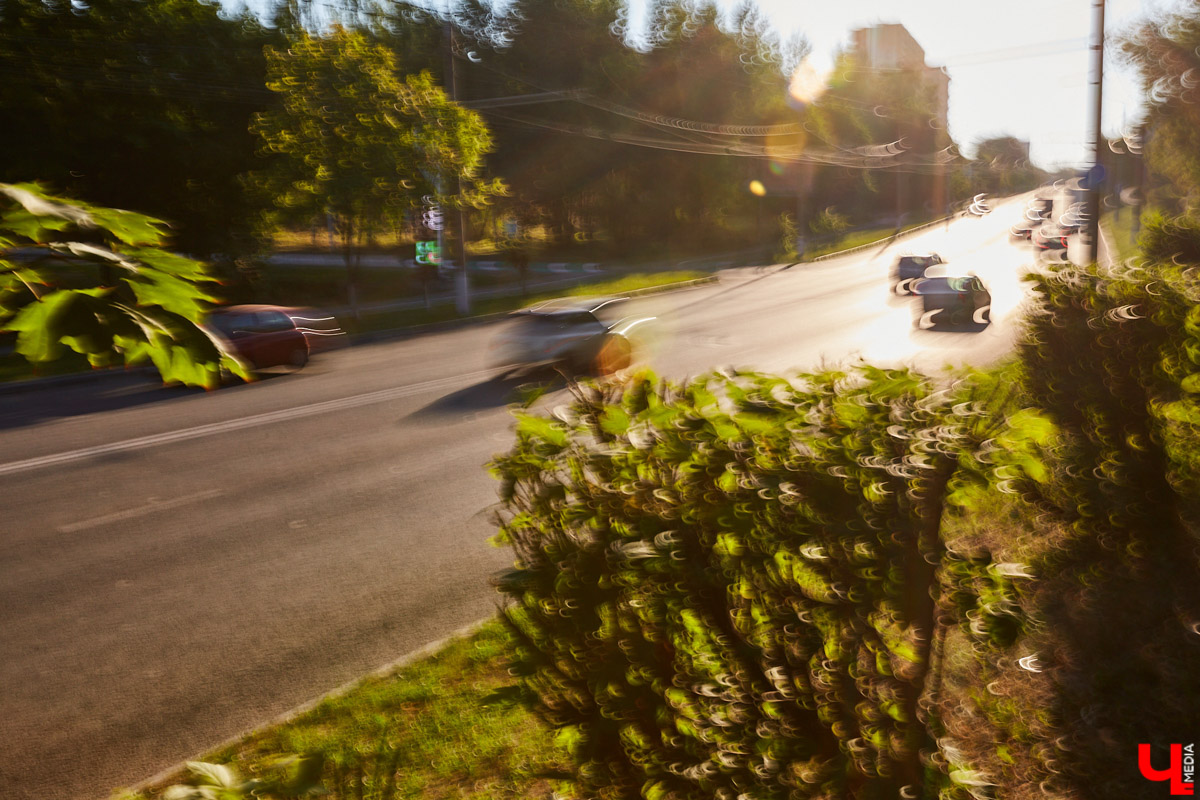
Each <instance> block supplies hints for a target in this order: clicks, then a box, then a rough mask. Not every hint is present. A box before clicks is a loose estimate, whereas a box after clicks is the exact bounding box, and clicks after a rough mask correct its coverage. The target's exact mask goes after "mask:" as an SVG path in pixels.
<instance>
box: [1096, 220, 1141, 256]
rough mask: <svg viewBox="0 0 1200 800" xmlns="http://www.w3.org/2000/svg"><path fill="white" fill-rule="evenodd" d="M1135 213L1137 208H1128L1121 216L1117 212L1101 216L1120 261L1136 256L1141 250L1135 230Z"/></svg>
mask: <svg viewBox="0 0 1200 800" xmlns="http://www.w3.org/2000/svg"><path fill="white" fill-rule="evenodd" d="M1135 214H1136V211H1135V210H1133V209H1126V211H1125V213H1124V214H1122V215H1121V216H1120V217H1119V218H1118V217H1117V216H1116V215H1115V214H1105V215H1104V216H1103V217H1102V218H1101V221H1102V223H1103V225H1104V227H1105V229H1106V230H1107V231H1108V234H1109V237H1110V239H1111V241H1112V244H1113V247H1114V248H1115V249H1116V251H1117V258H1118V259H1119V260H1120V261H1126V260H1128V259H1131V258H1134V257H1135V256H1137V255H1139V253H1140V252H1141V251H1140V250H1139V248H1138V243H1137V234H1135V233H1134V232H1133V222H1134V215H1135Z"/></svg>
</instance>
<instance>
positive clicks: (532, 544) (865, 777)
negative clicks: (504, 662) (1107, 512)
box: [493, 367, 1047, 798]
mask: <svg viewBox="0 0 1200 800" xmlns="http://www.w3.org/2000/svg"><path fill="white" fill-rule="evenodd" d="M1006 392H1007V390H1006V388H1005V386H1004V385H1003V384H1002V383H1000V382H996V383H995V384H993V385H991V386H987V385H986V383H985V382H979V383H977V384H960V385H957V386H955V387H954V388H953V389H951V390H949V391H947V390H945V389H944V388H939V387H937V386H936V385H935V384H934V383H932V382H931V381H929V380H927V379H925V378H922V377H920V376H917V375H915V374H913V373H910V372H905V371H888V370H879V369H873V368H869V367H863V368H860V369H858V370H856V371H853V372H850V373H826V374H819V375H806V376H798V377H797V378H795V379H794V380H788V379H785V378H782V377H772V376H767V375H758V374H735V375H712V376H707V377H704V378H700V379H696V380H693V381H691V382H689V383H687V384H685V385H683V386H675V385H672V384H669V383H659V382H657V381H656V380H655V379H654V378H653V376H650V375H647V374H642V375H638V376H635V377H634V378H633V379H632V381H631V382H630V383H629V384H628V385H625V386H615V387H612V388H609V389H602V388H597V387H591V386H584V387H576V389H575V402H574V403H573V404H571V405H570V406H568V407H563V408H560V409H559V410H558V411H557V412H555V415H554V417H553V418H544V417H539V416H535V415H531V414H528V413H521V414H519V415H518V423H517V428H516V434H517V443H516V446H515V447H514V448H513V450H512V452H510V453H509V454H507V455H504V456H501V457H499V458H498V459H496V461H495V462H494V465H493V468H494V471H495V473H496V474H497V476H498V477H499V478H500V479H501V480H502V490H501V496H502V499H503V500H504V502H505V504H506V506H507V509H508V513H507V515H506V516H505V518H504V519H503V520H502V525H501V530H500V533H499V535H498V540H499V541H500V542H502V543H504V544H506V545H508V546H510V547H512V548H513V550H514V552H515V554H516V557H517V564H516V568H515V569H514V570H513V571H511V572H509V573H507V574H506V575H505V576H503V577H502V578H501V579H500V588H501V589H502V590H503V591H504V592H505V593H506V594H508V595H509V596H510V597H511V598H512V599H513V600H514V601H515V602H514V605H513V606H511V607H509V608H508V609H507V610H506V613H505V617H506V620H507V621H508V623H509V625H510V626H511V628H512V630H513V633H514V636H515V637H517V641H518V647H517V667H516V669H517V672H518V674H520V675H521V676H522V678H523V685H524V686H525V687H526V689H527V690H528V691H529V692H530V694H531V695H533V696H535V697H536V698H537V701H536V704H535V710H536V711H537V712H538V713H539V714H540V715H541V716H542V717H543V718H544V719H545V720H546V721H547V722H548V723H549V724H550V725H551V726H553V727H554V728H555V729H556V730H558V731H559V738H560V740H561V741H562V742H563V743H564V744H566V745H567V746H568V747H569V749H570V750H571V752H572V755H573V759H574V762H575V765H576V769H575V776H574V778H575V783H576V786H577V788H578V790H579V794H580V796H587V797H634V796H639V795H641V796H659V795H661V796H664V797H666V796H672V797H678V798H685V797H688V798H690V797H696V798H700V797H714V796H715V797H721V796H736V795H737V794H741V793H745V794H748V795H752V796H758V797H813V798H816V797H827V796H852V797H859V798H875V797H879V798H882V797H895V796H896V795H897V793H898V792H900V791H901V790H902V789H903V791H904V792H905V793H906V794H907V795H908V796H926V797H928V796H934V795H935V794H937V793H939V792H941V793H942V794H941V796H944V797H960V796H965V795H964V794H963V789H962V788H961V787H960V786H959V784H960V783H961V781H959V780H957V779H956V777H955V775H954V772H955V770H959V771H962V770H966V769H967V765H964V764H960V763H958V762H957V761H955V759H954V758H950V757H949V755H948V754H942V756H941V757H939V758H938V759H935V760H934V761H933V762H931V761H929V760H928V756H929V755H930V754H931V753H934V752H938V751H939V748H940V745H939V743H938V737H939V736H940V726H939V723H938V719H937V712H936V711H935V710H934V709H936V707H937V700H938V697H937V693H938V691H939V689H938V686H939V683H940V681H939V680H938V677H937V675H938V672H937V670H938V669H940V662H941V658H940V656H939V654H938V653H937V652H936V649H935V648H937V647H938V646H940V645H939V643H940V642H942V641H943V640H944V633H945V630H946V628H947V626H951V625H954V624H955V623H959V624H961V626H962V629H963V631H964V635H966V636H968V637H969V638H970V640H971V641H973V642H975V643H976V645H977V646H978V647H979V648H980V649H981V652H986V651H987V650H988V648H990V647H992V646H994V645H1005V644H1008V643H1011V642H1012V641H1013V639H1014V637H1015V635H1016V633H1017V632H1018V631H1019V630H1020V629H1021V625H1022V622H1021V620H1022V615H1021V612H1020V609H1019V608H1018V606H1017V603H1016V601H1015V599H1014V593H1013V587H1012V583H1013V580H1014V578H1015V577H1016V575H1017V574H1018V573H1019V571H1012V570H1009V571H1007V573H1006V572H1001V571H997V569H996V567H995V565H993V564H991V563H990V560H989V559H988V558H987V557H986V556H982V555H981V556H972V557H967V556H962V555H959V554H957V553H955V552H952V551H950V550H949V549H948V548H947V546H946V543H945V542H944V541H943V539H942V537H941V520H942V517H943V510H944V504H945V500H946V497H947V496H948V495H950V496H953V497H954V498H955V502H956V503H958V504H959V506H960V507H962V508H965V509H969V508H971V507H972V504H973V503H974V502H975V500H974V496H973V495H972V492H971V491H970V490H969V487H971V486H974V485H988V484H994V483H996V482H997V481H1000V480H1005V481H1008V486H1007V488H1008V489H1009V490H1011V491H1016V490H1019V489H1020V488H1021V487H1023V486H1025V485H1026V484H1030V483H1032V482H1033V479H1032V473H1035V472H1036V471H1037V467H1038V466H1039V464H1038V463H1037V461H1036V458H1035V455H1036V453H1037V450H1038V448H1039V447H1040V446H1041V443H1044V441H1045V439H1046V434H1047V430H1046V428H1045V425H1044V423H1043V422H1041V421H1040V419H1039V418H1038V417H1037V415H1035V414H1033V413H1032V412H1024V413H1023V415H1021V416H1020V418H1019V419H1016V417H1015V416H1014V419H1016V424H1014V425H1012V426H1005V425H1003V424H999V425H998V424H996V423H995V422H994V420H996V419H997V418H999V419H1003V415H1002V412H1003V411H1005V410H1009V411H1011V408H1010V407H1009V406H1010V403H1008V402H1007V400H1006V397H1007V393H1006ZM998 437H1003V438H1004V443H1005V446H1003V447H1001V446H999V445H998V444H997V442H998V441H1000V439H999V438H998ZM935 763H938V764H946V763H951V764H952V766H953V767H954V768H953V769H951V770H942V769H939V768H938V767H937V766H934V764H935ZM964 774H965V773H964ZM959 777H961V775H960V776H959ZM903 787H908V788H907V789H904V788H903Z"/></svg>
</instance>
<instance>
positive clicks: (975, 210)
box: [967, 194, 992, 217]
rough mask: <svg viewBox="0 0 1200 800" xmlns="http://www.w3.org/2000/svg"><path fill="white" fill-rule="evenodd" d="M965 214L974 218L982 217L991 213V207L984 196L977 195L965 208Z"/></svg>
mask: <svg viewBox="0 0 1200 800" xmlns="http://www.w3.org/2000/svg"><path fill="white" fill-rule="evenodd" d="M967 213H968V214H970V215H971V216H974V217H982V216H984V215H985V214H990V213H992V206H991V204H990V203H989V202H988V196H987V195H986V194H977V195H975V197H974V198H972V200H971V204H970V205H968V206H967Z"/></svg>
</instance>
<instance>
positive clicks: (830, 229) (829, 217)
mask: <svg viewBox="0 0 1200 800" xmlns="http://www.w3.org/2000/svg"><path fill="white" fill-rule="evenodd" d="M849 227H850V220H849V219H847V217H846V215H845V214H839V213H838V212H837V209H835V208H834V207H833V206H828V207H826V208H824V209H822V210H821V213H820V214H817V216H816V219H814V220H813V221H812V222H810V223H808V229H809V230H810V231H812V232H813V234H814V235H816V236H828V237H830V238H833V239H835V240H836V239H838V238H840V237H841V236H842V234H844V233H845V232H846V229H847V228H849Z"/></svg>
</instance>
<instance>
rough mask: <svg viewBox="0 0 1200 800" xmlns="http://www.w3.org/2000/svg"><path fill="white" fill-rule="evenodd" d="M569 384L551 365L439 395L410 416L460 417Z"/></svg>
mask: <svg viewBox="0 0 1200 800" xmlns="http://www.w3.org/2000/svg"><path fill="white" fill-rule="evenodd" d="M566 385H567V381H566V378H564V377H563V376H562V374H560V373H558V372H556V371H555V370H553V369H549V368H547V369H539V370H537V371H534V372H525V373H520V374H516V375H512V374H509V375H497V376H496V377H493V378H490V379H488V380H486V381H482V382H481V383H477V384H475V385H474V386H468V387H467V388H465V389H459V390H458V391H457V392H452V393H451V394H448V395H445V396H444V397H439V398H438V399H437V400H434V401H433V402H432V403H430V404H429V405H427V406H425V407H424V408H421V409H418V410H417V411H414V412H413V413H412V414H410V415H409V416H410V417H412V418H420V417H432V416H456V415H461V414H468V413H471V412H474V411H486V410H489V409H493V408H502V407H504V406H507V405H509V404H511V403H519V402H521V401H522V399H524V398H525V397H526V396H527V395H528V393H531V392H533V393H538V394H547V393H550V392H557V391H558V390H560V389H563V388H565V387H566Z"/></svg>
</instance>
